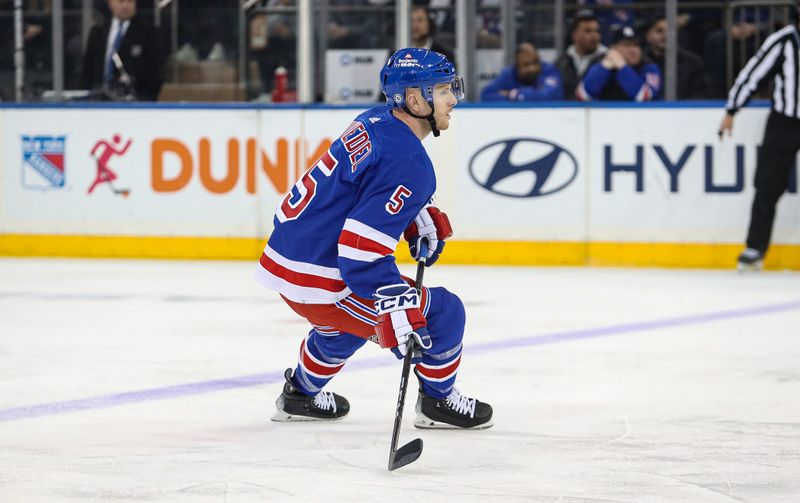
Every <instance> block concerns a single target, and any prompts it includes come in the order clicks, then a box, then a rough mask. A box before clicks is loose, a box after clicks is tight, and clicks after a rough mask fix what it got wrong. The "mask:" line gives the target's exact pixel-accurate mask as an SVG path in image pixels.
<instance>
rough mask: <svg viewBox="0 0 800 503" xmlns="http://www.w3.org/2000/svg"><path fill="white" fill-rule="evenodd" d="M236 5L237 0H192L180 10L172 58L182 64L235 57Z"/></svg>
mask: <svg viewBox="0 0 800 503" xmlns="http://www.w3.org/2000/svg"><path fill="white" fill-rule="evenodd" d="M186 3H189V2H186ZM181 7H183V4H181ZM238 8H239V2H237V1H236V0H192V1H191V3H190V5H188V6H186V7H184V8H183V9H181V10H180V14H179V16H180V21H179V23H178V45H179V46H180V49H179V50H178V52H177V53H176V54H175V58H176V59H177V60H178V61H180V62H182V63H195V62H197V61H199V60H205V61H230V60H235V59H236V57H237V56H238V40H237V32H238V30H237V29H236V28H233V27H235V26H237V22H238V20H237V14H236V13H237V9H238Z"/></svg>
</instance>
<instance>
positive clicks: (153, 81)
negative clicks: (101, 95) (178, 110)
mask: <svg viewBox="0 0 800 503" xmlns="http://www.w3.org/2000/svg"><path fill="white" fill-rule="evenodd" d="M108 8H109V10H110V11H111V16H112V18H111V22H110V23H106V24H104V25H102V26H100V25H95V26H93V27H92V30H91V32H90V33H89V43H88V44H87V46H86V53H85V54H84V57H83V76H82V80H83V85H84V87H86V88H87V89H94V88H98V87H103V88H107V89H115V88H118V87H119V86H120V84H123V85H124V84H125V80H126V74H127V75H129V76H130V78H131V80H132V82H130V84H129V86H130V88H131V89H132V90H133V91H134V93H135V98H136V99H138V100H141V101H156V100H157V99H158V92H159V90H160V89H161V84H162V83H163V82H164V60H165V58H164V53H163V51H162V50H161V46H160V44H159V37H158V33H157V32H156V30H155V28H153V27H152V26H149V25H147V24H146V23H144V21H142V20H141V19H139V18H137V17H136V0H108ZM114 54H117V55H118V56H119V61H121V63H122V71H121V70H120V69H119V68H117V65H116V64H115V62H114V58H113V56H114Z"/></svg>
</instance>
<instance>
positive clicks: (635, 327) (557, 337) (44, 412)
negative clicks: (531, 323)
mask: <svg viewBox="0 0 800 503" xmlns="http://www.w3.org/2000/svg"><path fill="white" fill-rule="evenodd" d="M795 309H800V301H793V302H784V303H781V304H771V305H765V306H756V307H750V308H743V309H733V310H727V311H715V312H710V313H700V314H692V315H687V316H679V317H675V318H664V319H658V320H650V321H641V322H636V323H626V324H622V325H608V326H603V327H590V328H584V329H579V330H568V331H564V332H553V333H550V334H540V335H532V336H529V337H520V338H516V339H503V340H498V341H492V342H484V343H478V344H469V345H468V346H467V347H466V348H465V350H466V351H468V353H469V354H475V353H485V352H490V351H499V350H504V349H510V348H519V347H529V346H539V345H543V344H555V343H559V342H570V341H574V340H580V339H590V338H594V337H607V336H611V335H621V334H628V333H632V332H646V331H650V330H658V329H662V328H675V327H681V326H686V325H697V324H700V323H709V322H713V321H723V320H731V319H736V318H748V317H752V316H763V315H767V314H773V313H780V312H784V311H791V310H795ZM396 361H397V360H395V359H394V357H390V356H388V353H387V355H384V356H381V357H376V358H369V359H364V360H357V361H353V362H351V363H350V364H348V366H347V368H348V370H364V369H369V368H375V367H387V366H390V365H395V364H397V365H399V363H395V362H396ZM282 381H283V372H282V371H278V372H267V373H264V374H253V375H247V376H240V377H230V378H228V379H217V380H213V381H201V382H195V383H188V384H178V385H175V386H166V387H163V388H151V389H143V390H138V391H126V392H123V393H114V394H111V395H101V396H95V397H90V398H81V399H78V400H68V401H64V402H52V403H42V404H34V405H25V406H22V407H13V408H10V409H0V422H2V421H16V420H19V419H29V418H34V417H40V416H51V415H55V414H63V413H66V412H75V411H79V410H89V409H103V408H107V407H115V406H117V405H126V404H131V403H138V402H148V401H151V400H163V399H166V398H176V397H182V396H188V395H197V394H200V393H210V392H212V391H222V390H227V389H235V388H244V387H248V386H257V385H261V384H275V383H279V382H282Z"/></svg>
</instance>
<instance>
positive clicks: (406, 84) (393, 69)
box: [381, 48, 464, 107]
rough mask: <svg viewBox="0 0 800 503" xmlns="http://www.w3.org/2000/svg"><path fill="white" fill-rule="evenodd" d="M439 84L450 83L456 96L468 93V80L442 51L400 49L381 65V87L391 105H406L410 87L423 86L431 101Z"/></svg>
mask: <svg viewBox="0 0 800 503" xmlns="http://www.w3.org/2000/svg"><path fill="white" fill-rule="evenodd" d="M437 84H450V85H451V87H452V90H453V94H454V95H455V97H456V99H459V100H460V99H462V98H463V97H464V81H463V79H461V77H460V76H458V75H457V74H456V67H455V66H454V65H453V63H451V62H450V61H448V59H447V58H446V57H444V56H443V55H442V54H440V53H438V52H434V51H429V50H428V49H417V48H406V49H400V50H399V51H397V52H395V53H394V54H392V56H391V57H390V58H389V61H387V62H386V64H385V65H384V66H383V69H381V90H382V91H383V94H385V95H386V103H387V104H388V105H390V106H395V107H402V106H404V105H405V102H406V89H408V88H410V87H417V88H419V89H420V91H422V96H423V97H424V98H425V99H426V100H428V101H431V100H433V87H434V86H435V85H437Z"/></svg>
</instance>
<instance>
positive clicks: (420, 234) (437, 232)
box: [403, 204, 453, 267]
mask: <svg viewBox="0 0 800 503" xmlns="http://www.w3.org/2000/svg"><path fill="white" fill-rule="evenodd" d="M452 235H453V228H452V227H451V226H450V219H449V218H447V213H444V212H443V211H439V208H437V207H436V206H434V205H432V204H428V205H426V206H424V207H423V208H422V209H421V210H420V211H419V214H418V215H417V216H416V217H415V218H414V221H413V222H411V225H409V226H408V228H407V229H406V230H405V232H403V236H405V238H406V241H408V249H409V251H410V252H411V256H412V257H414V260H416V261H417V262H419V260H420V259H421V258H422V257H421V252H422V251H423V247H422V246H420V242H421V240H423V239H427V240H428V253H427V255H426V256H425V266H428V267H429V266H432V265H433V263H434V262H436V261H437V260H438V259H439V255H441V253H442V251H443V250H444V240H445V239H447V238H449V237H450V236H452Z"/></svg>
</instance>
